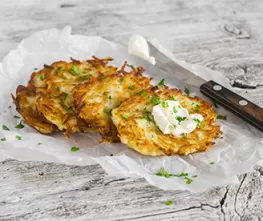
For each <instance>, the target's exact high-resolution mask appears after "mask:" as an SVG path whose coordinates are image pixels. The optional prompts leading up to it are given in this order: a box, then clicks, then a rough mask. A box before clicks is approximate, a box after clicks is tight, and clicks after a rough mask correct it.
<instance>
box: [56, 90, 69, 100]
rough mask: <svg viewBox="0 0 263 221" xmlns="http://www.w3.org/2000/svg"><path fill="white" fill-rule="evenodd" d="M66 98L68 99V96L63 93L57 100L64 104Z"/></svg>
mask: <svg viewBox="0 0 263 221" xmlns="http://www.w3.org/2000/svg"><path fill="white" fill-rule="evenodd" d="M55 95H56V94H55ZM67 97H68V94H67V93H65V92H64V93H63V94H62V95H61V96H60V98H59V100H60V101H62V102H65V101H66V99H67Z"/></svg>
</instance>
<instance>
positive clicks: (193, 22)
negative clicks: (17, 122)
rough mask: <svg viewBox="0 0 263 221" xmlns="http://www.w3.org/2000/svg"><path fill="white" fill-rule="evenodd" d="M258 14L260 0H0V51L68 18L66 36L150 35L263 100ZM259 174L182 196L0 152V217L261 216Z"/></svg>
mask: <svg viewBox="0 0 263 221" xmlns="http://www.w3.org/2000/svg"><path fill="white" fill-rule="evenodd" d="M262 12H263V4H262V1H261V0H252V1H239V0H222V1H216V0H209V1H198V0H193V1H180V0H165V1H161V0H154V1H152V0H151V1H150V0H144V1H141V0H136V1H117V0H111V1H106V0H98V1H94V0H85V1H84V0H76V1H66V0H57V1H52V0H48V1H47V0H46V1H44V0H34V1H33V0H28V1H15V0H2V1H1V2H0V24H1V25H0V33H1V35H0V48H1V51H0V59H2V58H3V57H4V55H5V54H7V53H8V51H9V50H10V49H12V48H15V46H16V45H17V44H18V43H19V42H20V41H21V40H22V39H23V38H26V37H28V36H29V35H30V34H32V33H33V32H35V31H38V30H41V29H48V28H53V27H57V28H62V27H64V26H65V25H68V24H69V25H71V26H72V27H73V33H74V34H85V35H101V36H103V37H105V38H108V39H110V40H113V41H116V42H119V43H121V44H126V43H127V39H128V37H129V36H130V34H131V33H139V34H142V35H144V36H146V37H157V38H158V39H159V41H160V43H161V44H163V45H164V46H165V47H167V48H168V49H170V50H172V51H173V53H174V55H175V56H176V58H177V59H181V60H185V61H187V62H190V63H195V64H200V65H203V66H206V67H209V68H211V69H214V70H218V71H221V72H223V73H224V74H225V75H226V76H227V77H228V78H229V79H230V80H231V83H232V84H233V85H234V86H235V91H236V92H238V93H240V94H242V95H243V96H245V97H246V98H248V99H250V100H251V101H253V102H255V103H257V104H259V105H260V106H262V107H263V96H261V95H263V75H262V67H263V59H262V49H263V46H262V45H263V44H262V43H263V13H262ZM243 87H248V88H247V89H240V88H243ZM262 181H263V170H262V168H256V169H255V170H254V171H253V172H251V173H249V174H247V175H244V176H241V177H240V183H239V184H238V185H228V186H224V187H220V188H214V189H212V190H210V191H207V192H205V193H198V194H190V193H188V192H180V191H162V190H159V189H157V188H155V187H152V186H150V185H149V184H148V183H146V182H145V181H144V180H143V179H138V180H134V179H127V178H112V177H107V175H106V174H105V172H104V171H103V170H102V169H101V168H100V166H98V165H96V166H86V167H76V166H65V165H59V164H51V163H42V162H18V161H14V160H7V161H5V162H3V163H1V164H0V220H48V221H50V220H51V221H52V220H158V221H159V220H226V221H227V220H262V219H263V203H262V199H263V192H262ZM169 199H171V200H173V201H174V204H173V205H171V206H167V205H166V204H165V202H166V201H167V200H169Z"/></svg>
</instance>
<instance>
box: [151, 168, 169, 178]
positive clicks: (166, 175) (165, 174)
mask: <svg viewBox="0 0 263 221" xmlns="http://www.w3.org/2000/svg"><path fill="white" fill-rule="evenodd" d="M155 175H157V176H164V177H166V178H170V176H172V174H169V173H168V172H167V171H166V170H165V169H164V168H162V169H161V170H160V171H159V172H157V173H156V174H155Z"/></svg>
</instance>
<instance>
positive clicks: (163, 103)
mask: <svg viewBox="0 0 263 221" xmlns="http://www.w3.org/2000/svg"><path fill="white" fill-rule="evenodd" d="M161 105H162V107H163V108H167V107H169V105H168V103H167V102H166V101H163V102H162V103H161Z"/></svg>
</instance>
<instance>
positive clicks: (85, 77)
mask: <svg viewBox="0 0 263 221" xmlns="http://www.w3.org/2000/svg"><path fill="white" fill-rule="evenodd" d="M90 77H91V75H83V76H80V80H82V81H85V80H88V79H90Z"/></svg>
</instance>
